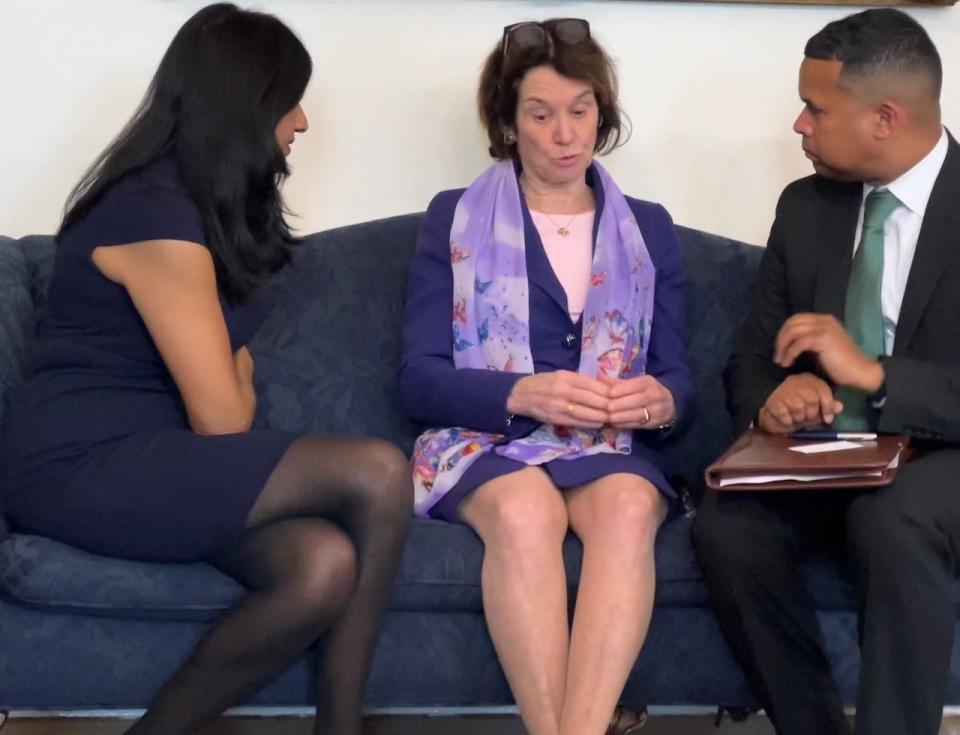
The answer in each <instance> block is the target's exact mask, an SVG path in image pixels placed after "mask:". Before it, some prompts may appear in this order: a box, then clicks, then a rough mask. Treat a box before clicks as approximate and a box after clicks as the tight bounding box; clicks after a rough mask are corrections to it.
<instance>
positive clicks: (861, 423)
mask: <svg viewBox="0 0 960 735" xmlns="http://www.w3.org/2000/svg"><path fill="white" fill-rule="evenodd" d="M899 206H900V200H899V199H897V198H896V197H895V196H894V195H893V194H891V193H890V191H889V190H887V189H874V190H873V191H871V192H870V193H869V194H868V195H867V201H866V202H865V203H864V205H863V230H862V234H861V236H860V247H858V248H857V252H856V254H855V255H854V256H853V265H852V266H851V267H850V281H849V282H848V283H847V300H846V306H845V309H844V319H843V324H844V326H845V327H846V329H847V332H848V333H849V334H850V336H851V337H852V338H853V341H854V342H856V344H857V346H858V347H859V348H860V349H861V350H862V351H863V352H864V354H866V355H869V356H870V357H878V356H880V355H882V354H883V353H884V351H885V349H884V347H885V346H884V339H883V312H882V310H881V307H880V289H881V285H882V282H883V223H884V222H886V221H887V218H888V217H889V216H890V215H891V214H892V213H893V210H895V209H896V208H897V207H899ZM837 400H839V401H840V402H841V403H843V411H842V412H841V413H840V414H839V415H838V416H837V417H836V418H835V419H834V421H833V425H834V427H835V428H836V429H838V430H839V431H852V430H858V429H866V428H870V427H869V423H870V420H869V417H870V409H869V407H868V406H867V395H866V394H865V393H861V392H860V391H858V390H854V389H853V388H847V387H841V388H838V389H837Z"/></svg>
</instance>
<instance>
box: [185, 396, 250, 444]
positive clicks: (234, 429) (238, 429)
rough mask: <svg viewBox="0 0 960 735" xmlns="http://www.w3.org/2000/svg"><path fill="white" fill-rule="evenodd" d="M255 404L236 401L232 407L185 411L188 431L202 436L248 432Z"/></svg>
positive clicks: (211, 407) (212, 407)
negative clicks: (188, 426)
mask: <svg viewBox="0 0 960 735" xmlns="http://www.w3.org/2000/svg"><path fill="white" fill-rule="evenodd" d="M255 410H256V403H254V404H253V405H252V406H251V405H248V404H246V403H244V402H241V401H238V402H236V404H234V405H229V404H228V405H223V406H203V407H202V408H199V409H196V410H190V409H189V408H188V410H187V423H189V425H190V429H191V430H192V431H193V432H194V433H196V434H201V435H203V436H219V435H222V434H242V433H244V432H247V431H250V428H251V427H252V426H253V417H254V413H255Z"/></svg>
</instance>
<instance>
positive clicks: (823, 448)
mask: <svg viewBox="0 0 960 735" xmlns="http://www.w3.org/2000/svg"><path fill="white" fill-rule="evenodd" d="M862 448H863V444H860V443H858V442H851V441H847V440H846V439H841V440H839V441H830V442H813V443H810V442H807V443H804V444H798V445H797V446H795V447H790V451H791V452H802V453H803V454H820V452H842V451H843V450H845V449H862Z"/></svg>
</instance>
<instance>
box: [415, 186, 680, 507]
mask: <svg viewBox="0 0 960 735" xmlns="http://www.w3.org/2000/svg"><path fill="white" fill-rule="evenodd" d="M587 183H588V184H589V185H590V186H591V188H592V189H593V191H594V196H595V198H596V207H597V211H598V212H602V211H603V206H604V197H603V187H602V185H601V184H600V182H599V179H598V177H597V175H596V173H595V171H594V169H593V168H590V169H588V170H587ZM463 192H464V189H456V190H451V191H444V192H441V193H439V194H437V196H436V197H434V199H433V201H432V202H431V203H430V206H429V207H428V209H427V213H426V215H425V216H424V218H423V223H422V224H421V226H420V235H419V239H418V242H417V250H416V253H415V254H414V256H413V262H412V263H411V266H410V279H409V281H408V284H407V306H406V312H405V314H404V332H403V335H404V346H403V357H402V363H401V367H400V373H399V384H400V400H401V401H402V403H403V405H404V408H405V409H406V410H407V413H408V414H409V415H410V416H411V417H412V418H414V419H415V420H417V421H419V422H420V423H422V424H425V425H426V426H467V427H469V428H471V429H477V430H480V431H489V432H495V433H500V434H504V435H506V436H507V437H508V438H510V439H516V438H518V437H521V436H524V435H526V434H529V433H530V432H531V431H533V430H534V429H535V428H536V427H537V425H538V424H537V421H535V420H534V419H532V418H529V417H525V416H517V417H513V418H511V419H509V420H508V418H507V412H506V404H507V397H508V396H509V394H510V391H511V390H512V389H513V385H514V383H516V382H517V380H519V379H520V378H522V377H524V376H523V375H521V374H519V373H510V372H501V371H495V370H477V369H470V368H463V369H457V368H455V367H454V362H453V340H452V337H451V332H450V323H451V321H450V308H451V306H450V305H451V304H452V302H453V272H452V269H451V265H450V228H451V224H452V222H453V217H454V212H455V211H456V207H457V203H458V202H459V201H460V197H461V196H462V195H463ZM626 199H627V203H628V204H629V206H630V209H631V210H632V211H633V214H634V216H635V217H636V220H637V224H638V225H639V227H640V231H641V233H642V234H643V238H644V242H645V243H646V246H647V250H648V252H649V254H650V260H651V262H652V263H653V265H654V267H655V268H656V273H657V275H656V285H655V292H654V306H653V324H652V326H651V332H650V346H649V349H648V354H647V372H648V373H649V374H650V375H653V376H654V377H656V378H657V379H658V380H659V381H660V382H661V383H662V384H663V385H664V386H665V387H666V388H667V389H668V390H669V391H670V392H671V393H672V394H673V400H674V404H675V408H676V414H677V423H678V424H681V423H683V422H684V421H685V420H686V419H687V418H688V416H689V415H690V413H691V409H692V405H693V399H694V386H693V378H692V374H691V371H690V362H689V359H688V356H687V346H686V313H685V297H686V277H685V275H684V272H683V265H682V263H681V260H680V244H679V242H678V241H677V234H676V231H675V230H674V227H673V221H672V220H671V219H670V215H669V214H667V211H666V210H665V209H664V208H663V207H662V206H660V205H659V204H654V203H652V202H645V201H641V200H639V199H633V198H631V197H627V198H626ZM521 207H522V210H523V223H524V237H525V242H526V261H527V277H528V279H529V282H530V352H531V354H532V356H533V362H534V370H535V371H536V372H538V373H540V372H548V371H551V370H570V371H576V370H577V369H578V368H579V364H580V341H581V335H582V331H583V323H582V321H581V320H580V319H578V320H577V321H576V322H574V321H573V320H571V318H570V313H569V311H568V309H567V297H566V293H565V292H564V290H563V286H562V285H561V284H560V281H559V279H558V278H557V276H556V274H555V273H554V271H553V268H552V266H551V265H550V261H549V259H548V258H547V253H546V251H545V250H544V248H543V243H542V242H541V240H540V234H539V233H538V232H537V229H536V227H535V226H534V224H533V220H532V219H531V217H530V212H529V210H528V209H527V205H526V202H525V201H524V200H523V198H521ZM599 219H600V218H599V217H595V218H594V233H593V236H594V242H595V241H596V235H597V233H596V228H597V225H598V224H599ZM665 436H666V434H664V433H663V432H660V431H637V432H634V441H633V448H632V451H631V453H630V454H628V455H623V454H595V455H591V456H589V457H580V458H578V459H575V460H564V459H556V460H553V461H550V462H547V463H545V464H543V465H541V468H542V469H544V470H545V471H546V472H547V473H548V474H549V475H550V478H551V480H552V481H553V483H554V485H556V486H557V487H558V488H561V489H565V488H571V487H575V486H577V485H581V484H583V483H586V482H590V481H592V480H596V479H598V478H600V477H604V476H606V475H609V474H613V473H619V472H625V473H631V474H637V475H640V476H642V477H644V478H646V479H647V480H649V481H650V482H651V483H652V484H653V485H655V486H656V487H657V488H658V489H659V490H660V492H661V493H662V494H663V496H664V498H665V499H666V501H667V505H668V509H669V513H670V515H671V516H673V515H675V514H676V513H677V511H678V510H679V508H680V506H679V503H678V500H679V498H678V497H677V494H676V492H675V490H674V489H673V488H672V487H671V486H670V483H669V482H668V481H667V475H668V474H669V473H670V469H671V468H670V467H669V465H668V462H667V458H666V457H665V456H664V454H663V453H662V452H661V451H660V448H659V447H658V446H657V445H658V444H659V443H660V441H661V440H662V439H664V438H665ZM524 467H526V465H525V464H523V463H521V462H518V461H516V460H513V459H510V458H509V457H503V456H501V455H499V454H496V453H495V452H489V453H487V454H484V455H483V456H482V457H480V458H479V459H478V460H477V461H476V462H474V464H472V465H471V466H470V467H469V468H468V469H467V471H466V472H465V473H464V474H463V476H462V477H461V478H460V480H459V482H458V483H457V484H456V485H455V486H454V487H453V488H452V489H451V490H450V491H449V492H448V493H447V494H446V495H445V496H444V497H443V498H442V499H441V500H440V501H439V502H438V503H437V504H436V505H435V506H433V507H432V508H431V509H430V516H431V517H433V518H440V519H443V520H447V521H451V522H460V510H459V508H460V504H461V503H462V502H463V501H464V500H465V499H466V497H467V496H468V495H469V494H470V493H471V492H472V491H473V490H475V489H476V488H478V487H479V486H480V485H482V484H483V483H485V482H487V481H489V480H492V479H493V478H495V477H499V476H500V475H504V474H508V473H510V472H516V471H517V470H520V469H523V468H524Z"/></svg>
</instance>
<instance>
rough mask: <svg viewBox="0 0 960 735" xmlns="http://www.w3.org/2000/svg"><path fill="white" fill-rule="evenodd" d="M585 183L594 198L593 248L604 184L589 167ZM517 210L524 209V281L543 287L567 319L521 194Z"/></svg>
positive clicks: (554, 276) (554, 277)
mask: <svg viewBox="0 0 960 735" xmlns="http://www.w3.org/2000/svg"><path fill="white" fill-rule="evenodd" d="M518 175H519V172H518ZM587 183H588V184H589V185H590V187H591V188H592V189H593V196H594V200H595V202H596V215H594V218H593V247H594V248H596V245H597V229H598V228H599V226H600V212H602V211H603V185H602V184H601V183H600V177H599V176H598V175H597V173H596V171H595V170H594V169H593V167H592V166H591V167H590V168H588V169H587ZM520 207H521V208H522V210H523V236H524V240H525V245H524V247H525V248H526V258H527V280H529V281H530V282H531V283H536V284H537V285H538V286H539V287H540V288H542V289H543V290H544V291H545V292H546V293H547V295H549V296H550V298H551V299H553V300H554V301H555V302H556V303H557V305H558V306H559V307H560V308H561V309H562V310H563V313H564V314H565V315H566V316H567V318H568V319H569V318H570V311H569V308H568V305H567V292H566V291H565V290H564V288H563V285H562V284H561V283H560V279H559V278H557V274H556V272H555V271H554V270H553V266H552V265H550V259H549V258H548V257H547V251H546V250H545V249H544V247H543V240H541V239H540V233H539V232H537V227H536V225H534V224H533V218H532V217H531V216H530V209H529V208H528V207H527V200H526V198H525V197H524V196H522V195H521V196H520Z"/></svg>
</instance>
